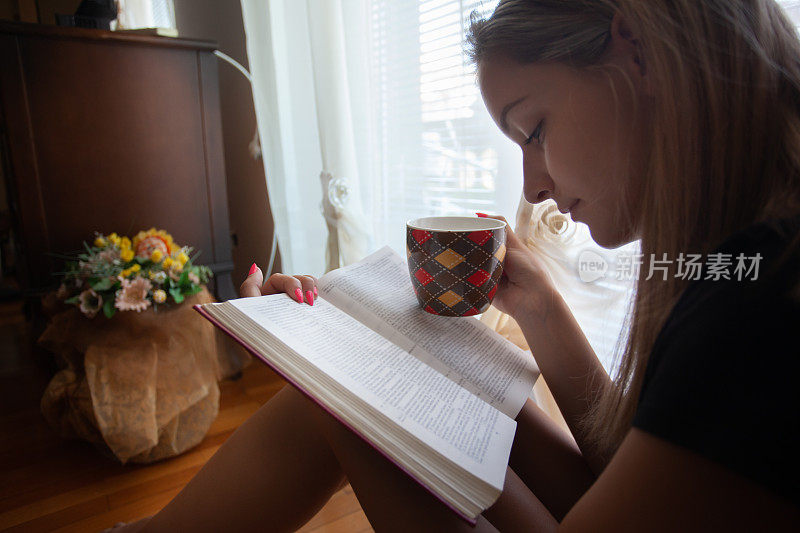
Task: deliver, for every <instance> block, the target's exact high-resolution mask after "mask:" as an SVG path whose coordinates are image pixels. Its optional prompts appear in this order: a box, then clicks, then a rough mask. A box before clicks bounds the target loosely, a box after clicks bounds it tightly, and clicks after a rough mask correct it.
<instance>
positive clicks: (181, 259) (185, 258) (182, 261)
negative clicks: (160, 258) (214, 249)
mask: <svg viewBox="0 0 800 533" xmlns="http://www.w3.org/2000/svg"><path fill="white" fill-rule="evenodd" d="M188 260H189V256H188V255H186V254H185V253H183V252H181V253H179V254H178V262H179V263H180V264H181V267H183V265H185V264H186V261H188Z"/></svg>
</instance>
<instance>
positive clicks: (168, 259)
mask: <svg viewBox="0 0 800 533" xmlns="http://www.w3.org/2000/svg"><path fill="white" fill-rule="evenodd" d="M174 262H175V260H174V259H172V258H171V257H170V256H167V257H165V258H164V262H163V263H161V266H162V267H163V268H164V270H166V269H168V268H169V267H171V266H172V263H174Z"/></svg>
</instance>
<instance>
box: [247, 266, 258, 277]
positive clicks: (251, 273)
mask: <svg viewBox="0 0 800 533" xmlns="http://www.w3.org/2000/svg"><path fill="white" fill-rule="evenodd" d="M256 270H258V265H256V264H255V263H253V266H251V267H250V272H248V273H247V276H248V277H250V276H252V275H253V274H254V273H255V271H256Z"/></svg>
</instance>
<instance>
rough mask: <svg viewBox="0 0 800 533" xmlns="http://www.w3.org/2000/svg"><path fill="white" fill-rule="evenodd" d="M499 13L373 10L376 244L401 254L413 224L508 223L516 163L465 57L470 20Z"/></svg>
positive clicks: (489, 4)
mask: <svg viewBox="0 0 800 533" xmlns="http://www.w3.org/2000/svg"><path fill="white" fill-rule="evenodd" d="M496 5H497V0H492V1H484V2H481V1H480V0H373V1H372V2H371V3H370V9H369V16H370V28H371V47H370V50H371V72H372V76H371V83H372V88H371V93H372V97H373V113H372V115H373V131H374V132H376V135H375V136H374V137H373V139H374V141H373V142H374V143H375V144H376V146H375V150H374V151H373V160H372V162H371V165H372V169H371V170H372V172H371V174H372V175H373V176H375V177H376V179H373V180H372V183H373V186H372V187H371V190H370V191H368V194H369V195H370V200H371V201H370V202H367V204H368V205H369V206H370V207H371V209H372V210H373V212H372V213H371V214H370V215H371V220H372V221H373V224H374V231H375V236H376V240H377V242H391V243H395V244H398V243H399V245H400V246H402V243H403V242H404V237H403V232H404V228H405V222H406V220H407V219H409V218H415V217H419V216H426V215H467V216H474V214H475V212H476V211H481V212H489V213H500V214H503V215H505V216H506V217H507V218H510V219H513V215H514V213H515V211H516V208H517V203H518V201H519V195H520V191H521V189H522V158H521V155H520V153H519V149H518V148H515V147H514V145H513V144H512V143H511V142H509V141H508V139H506V138H505V137H504V136H503V135H502V133H501V132H500V131H499V130H498V129H497V127H496V126H495V125H494V123H493V122H492V119H491V117H490V116H489V114H488V112H487V111H486V109H485V107H484V105H483V101H482V99H481V96H480V93H479V90H478V87H477V82H476V78H475V72H474V67H473V66H472V65H471V64H469V63H468V61H467V60H466V58H465V57H464V54H463V50H464V46H463V43H464V37H465V31H466V28H467V26H468V24H469V15H470V13H471V12H472V11H473V10H477V11H478V12H480V13H482V14H487V15H488V14H489V13H491V11H493V10H494V8H495V6H496ZM397 251H398V252H400V253H402V254H405V251H404V250H402V248H400V249H398V250H397Z"/></svg>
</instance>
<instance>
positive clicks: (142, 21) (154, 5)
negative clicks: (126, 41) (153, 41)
mask: <svg viewBox="0 0 800 533" xmlns="http://www.w3.org/2000/svg"><path fill="white" fill-rule="evenodd" d="M117 4H118V6H119V14H118V16H117V27H118V28H119V29H127V30H133V29H137V28H170V29H175V27H176V26H175V8H174V6H173V3H172V0H117Z"/></svg>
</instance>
